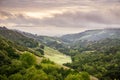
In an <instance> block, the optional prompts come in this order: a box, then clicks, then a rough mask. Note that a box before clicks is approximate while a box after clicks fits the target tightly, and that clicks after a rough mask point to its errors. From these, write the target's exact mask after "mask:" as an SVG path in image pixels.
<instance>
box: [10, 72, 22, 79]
mask: <svg viewBox="0 0 120 80" xmlns="http://www.w3.org/2000/svg"><path fill="white" fill-rule="evenodd" d="M22 79H23V77H22V75H21V74H19V73H16V74H12V75H10V76H9V80H22Z"/></svg>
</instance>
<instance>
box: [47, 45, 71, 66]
mask: <svg viewBox="0 0 120 80" xmlns="http://www.w3.org/2000/svg"><path fill="white" fill-rule="evenodd" d="M45 57H46V58H49V59H50V60H51V61H53V62H55V63H57V64H59V65H62V64H64V63H71V57H70V56H67V55H64V54H63V53H60V52H59V51H57V50H54V49H52V48H49V47H45Z"/></svg>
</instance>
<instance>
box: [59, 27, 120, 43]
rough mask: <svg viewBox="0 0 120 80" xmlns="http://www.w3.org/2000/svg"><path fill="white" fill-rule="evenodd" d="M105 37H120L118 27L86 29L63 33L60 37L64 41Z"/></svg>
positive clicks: (94, 39)
mask: <svg viewBox="0 0 120 80" xmlns="http://www.w3.org/2000/svg"><path fill="white" fill-rule="evenodd" d="M105 38H111V39H115V38H120V28H110V29H96V30H87V31H84V32H81V33H76V34H68V35H63V36H62V37H61V39H62V40H63V41H65V42H76V41H80V40H81V41H85V40H86V41H98V40H101V39H105Z"/></svg>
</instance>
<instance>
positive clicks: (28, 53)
mask: <svg viewBox="0 0 120 80" xmlns="http://www.w3.org/2000/svg"><path fill="white" fill-rule="evenodd" d="M96 33H97V34H96ZM119 35H120V29H100V30H88V31H85V32H81V33H78V34H68V35H63V36H62V37H49V36H41V35H34V34H31V33H26V32H22V31H16V30H10V29H7V28H5V27H0V40H1V43H0V45H1V46H0V58H1V62H0V65H1V67H0V70H1V71H2V72H1V73H0V78H1V79H2V80H5V79H6V80H7V79H8V80H11V79H13V78H15V79H18V78H17V77H18V76H19V78H20V79H22V77H23V80H27V79H28V80H29V77H27V76H30V75H31V74H32V73H30V74H29V73H28V72H27V71H30V70H33V71H34V73H33V74H32V75H34V76H33V77H32V80H35V79H36V78H38V77H39V76H36V75H41V76H42V75H44V76H45V77H41V78H40V77H39V78H40V80H48V78H50V80H69V79H71V78H74V79H75V80H79V79H80V80H97V78H98V79H100V80H114V79H117V80H119V77H120V75H119V73H120V72H119V69H120V64H119V61H120V36H119ZM30 58H31V59H30ZM32 60H33V62H32ZM30 61H31V62H30ZM15 63H18V64H15ZM7 65H8V66H7ZM14 66H15V67H16V68H15V70H14V69H13V67H14ZM8 67H11V69H9V70H8V72H9V74H7V73H5V72H6V70H7V68H8ZM20 69H21V70H25V72H23V71H21V70H20ZM39 70H40V71H42V72H40V73H39ZM11 71H12V72H11ZM51 72H52V74H51ZM3 74H5V76H4V75H3ZM24 75H25V76H24ZM90 75H91V76H90ZM12 76H13V77H12ZM71 80H72V79H71Z"/></svg>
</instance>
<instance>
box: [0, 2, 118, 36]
mask: <svg viewBox="0 0 120 80" xmlns="http://www.w3.org/2000/svg"><path fill="white" fill-rule="evenodd" d="M0 26H6V27H8V28H12V29H19V30H22V31H27V32H31V33H36V34H39V35H50V36H56V35H62V34H68V33H77V32H81V31H84V30H88V29H101V28H120V0H0Z"/></svg>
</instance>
